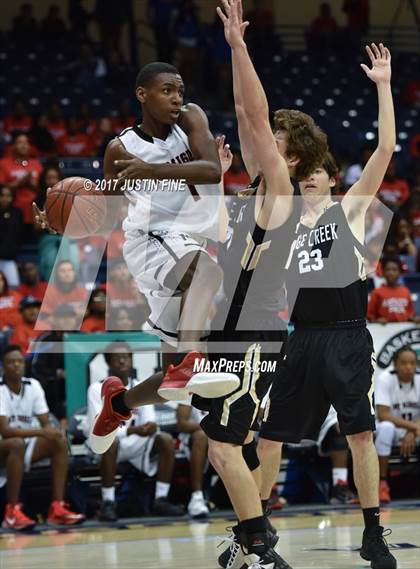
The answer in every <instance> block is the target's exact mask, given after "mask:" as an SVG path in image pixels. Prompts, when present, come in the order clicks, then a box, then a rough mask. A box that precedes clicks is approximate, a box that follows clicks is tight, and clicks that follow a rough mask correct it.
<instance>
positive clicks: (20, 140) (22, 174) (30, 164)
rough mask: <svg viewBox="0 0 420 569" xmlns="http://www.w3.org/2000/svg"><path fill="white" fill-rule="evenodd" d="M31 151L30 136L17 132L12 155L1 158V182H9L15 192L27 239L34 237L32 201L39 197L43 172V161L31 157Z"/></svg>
mask: <svg viewBox="0 0 420 569" xmlns="http://www.w3.org/2000/svg"><path fill="white" fill-rule="evenodd" d="M29 151H30V146H29V139H28V136H27V135H26V134H17V135H16V136H15V139H14V142H13V149H12V156H6V157H5V158H2V159H1V160H0V183H2V184H7V185H8V186H9V188H10V189H11V190H12V191H13V192H14V203H13V205H14V206H15V207H17V208H18V209H20V211H21V212H22V216H23V223H24V235H23V238H24V239H25V241H26V240H29V239H31V238H32V237H33V225H32V202H33V201H35V200H36V198H37V193H38V180H39V176H40V174H41V172H42V165H41V163H40V162H39V160H37V159H35V158H30V157H29Z"/></svg>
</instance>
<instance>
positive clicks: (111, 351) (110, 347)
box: [104, 340, 132, 365]
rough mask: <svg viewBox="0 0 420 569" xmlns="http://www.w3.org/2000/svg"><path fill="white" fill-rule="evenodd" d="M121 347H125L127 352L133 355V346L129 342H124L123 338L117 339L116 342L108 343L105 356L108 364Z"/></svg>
mask: <svg viewBox="0 0 420 569" xmlns="http://www.w3.org/2000/svg"><path fill="white" fill-rule="evenodd" d="M121 348H125V349H126V350H127V352H128V353H129V354H130V355H132V350H131V346H130V344H129V343H128V342H124V341H123V340H116V341H115V342H111V344H108V346H107V347H106V348H105V351H104V358H105V361H106V363H107V364H108V365H110V358H111V356H112V355H113V354H114V353H115V352H116V351H117V350H119V349H121Z"/></svg>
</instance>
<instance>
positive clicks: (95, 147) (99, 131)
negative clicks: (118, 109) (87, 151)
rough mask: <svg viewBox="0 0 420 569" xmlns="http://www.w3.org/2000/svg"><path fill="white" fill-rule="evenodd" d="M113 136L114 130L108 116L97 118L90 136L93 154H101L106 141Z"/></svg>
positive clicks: (106, 143)
mask: <svg viewBox="0 0 420 569" xmlns="http://www.w3.org/2000/svg"><path fill="white" fill-rule="evenodd" d="M133 124H134V123H133ZM114 137H115V132H114V130H113V128H112V123H111V119H109V118H108V117H104V118H102V119H99V121H98V125H97V127H96V130H95V131H94V132H93V133H92V135H91V137H90V144H91V147H92V151H93V153H94V154H95V156H103V155H104V154H105V149H106V147H107V145H108V142H110V141H111V140H112V139H113V138H114Z"/></svg>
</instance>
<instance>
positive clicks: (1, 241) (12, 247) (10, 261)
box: [0, 186, 23, 287]
mask: <svg viewBox="0 0 420 569" xmlns="http://www.w3.org/2000/svg"><path fill="white" fill-rule="evenodd" d="M12 203H13V192H12V190H11V189H10V188H9V187H8V186H0V271H2V272H3V274H4V275H5V276H6V279H7V281H8V283H9V284H10V286H11V287H17V286H18V284H19V273H18V270H17V265H16V256H17V254H18V251H19V249H20V245H21V242H22V238H23V217H22V212H21V211H20V210H19V209H17V208H16V207H13V205H12Z"/></svg>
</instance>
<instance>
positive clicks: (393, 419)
mask: <svg viewBox="0 0 420 569" xmlns="http://www.w3.org/2000/svg"><path fill="white" fill-rule="evenodd" d="M379 420H380V421H389V422H390V423H394V425H395V426H396V427H398V428H400V429H407V431H414V432H415V431H416V424H415V423H413V422H412V421H406V420H405V419H401V417H397V416H395V415H392V414H391V413H386V412H382V413H380V414H379Z"/></svg>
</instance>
